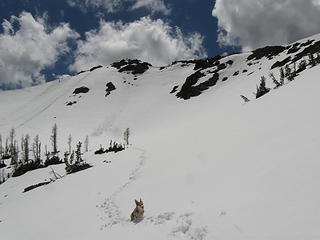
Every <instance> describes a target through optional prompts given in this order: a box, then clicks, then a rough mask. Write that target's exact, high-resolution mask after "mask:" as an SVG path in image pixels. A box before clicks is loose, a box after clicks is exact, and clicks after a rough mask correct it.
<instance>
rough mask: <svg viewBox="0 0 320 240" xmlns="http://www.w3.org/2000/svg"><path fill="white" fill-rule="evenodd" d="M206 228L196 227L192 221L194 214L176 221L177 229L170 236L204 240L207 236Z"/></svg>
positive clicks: (181, 216) (185, 215)
mask: <svg viewBox="0 0 320 240" xmlns="http://www.w3.org/2000/svg"><path fill="white" fill-rule="evenodd" d="M207 233H208V231H207V228H206V227H195V226H194V224H193V221H192V214H191V213H187V214H183V215H180V216H179V217H178V218H177V220H176V227H174V228H173V229H172V231H171V233H170V236H172V237H175V238H180V239H188V240H204V239H205V238H206V236H207Z"/></svg>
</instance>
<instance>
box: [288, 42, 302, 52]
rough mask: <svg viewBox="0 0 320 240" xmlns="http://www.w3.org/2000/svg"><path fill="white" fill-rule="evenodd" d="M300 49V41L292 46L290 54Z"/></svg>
mask: <svg viewBox="0 0 320 240" xmlns="http://www.w3.org/2000/svg"><path fill="white" fill-rule="evenodd" d="M299 50H300V43H295V44H293V45H292V47H291V48H290V49H289V50H288V54H292V53H295V52H298V51H299Z"/></svg>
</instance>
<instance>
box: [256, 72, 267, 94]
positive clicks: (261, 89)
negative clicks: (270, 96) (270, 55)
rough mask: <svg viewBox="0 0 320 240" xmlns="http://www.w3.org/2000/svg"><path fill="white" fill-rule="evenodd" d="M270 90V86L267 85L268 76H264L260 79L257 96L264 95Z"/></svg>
mask: <svg viewBox="0 0 320 240" xmlns="http://www.w3.org/2000/svg"><path fill="white" fill-rule="evenodd" d="M269 91H270V88H267V87H266V78H265V77H264V76H262V77H261V80H260V85H259V86H257V92H256V98H259V97H262V96H263V95H265V94H266V93H268V92H269Z"/></svg>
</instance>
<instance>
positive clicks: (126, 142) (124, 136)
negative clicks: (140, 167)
mask: <svg viewBox="0 0 320 240" xmlns="http://www.w3.org/2000/svg"><path fill="white" fill-rule="evenodd" d="M129 136H130V129H129V128H127V129H126V130H125V131H124V133H123V138H124V142H125V144H126V145H129Z"/></svg>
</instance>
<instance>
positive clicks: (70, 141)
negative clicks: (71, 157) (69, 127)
mask: <svg viewBox="0 0 320 240" xmlns="http://www.w3.org/2000/svg"><path fill="white" fill-rule="evenodd" d="M71 143H72V137H71V134H70V135H69V137H68V146H69V154H70V153H71Z"/></svg>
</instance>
